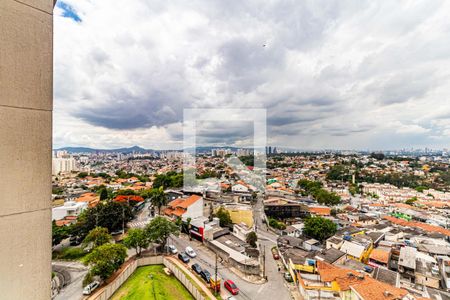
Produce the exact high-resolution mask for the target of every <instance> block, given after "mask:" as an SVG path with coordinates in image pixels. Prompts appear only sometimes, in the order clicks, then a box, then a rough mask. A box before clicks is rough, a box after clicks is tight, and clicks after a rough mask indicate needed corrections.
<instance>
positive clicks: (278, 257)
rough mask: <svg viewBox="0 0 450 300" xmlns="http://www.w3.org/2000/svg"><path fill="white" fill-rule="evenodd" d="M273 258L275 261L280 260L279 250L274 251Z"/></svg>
mask: <svg viewBox="0 0 450 300" xmlns="http://www.w3.org/2000/svg"><path fill="white" fill-rule="evenodd" d="M272 256H273V259H275V260H278V259H280V255H279V254H278V251H277V250H272Z"/></svg>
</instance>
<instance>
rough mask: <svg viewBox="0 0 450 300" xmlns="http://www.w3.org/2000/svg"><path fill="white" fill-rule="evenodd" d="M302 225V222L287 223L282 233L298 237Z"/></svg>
mask: <svg viewBox="0 0 450 300" xmlns="http://www.w3.org/2000/svg"><path fill="white" fill-rule="evenodd" d="M304 227H305V224H303V223H299V224H292V225H289V226H288V227H286V229H285V230H283V231H282V235H288V236H293V237H300V236H301V235H302V233H303V228H304Z"/></svg>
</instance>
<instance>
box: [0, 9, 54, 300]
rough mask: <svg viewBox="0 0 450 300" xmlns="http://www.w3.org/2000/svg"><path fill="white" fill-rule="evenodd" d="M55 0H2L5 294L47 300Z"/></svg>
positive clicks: (1, 286) (0, 199) (1, 290)
mask: <svg viewBox="0 0 450 300" xmlns="http://www.w3.org/2000/svg"><path fill="white" fill-rule="evenodd" d="M52 14H53V0H20V1H19V0H0V298H1V299H49V298H50V282H51V209H50V207H51V147H52V77H53V56H52V52H53V15H52Z"/></svg>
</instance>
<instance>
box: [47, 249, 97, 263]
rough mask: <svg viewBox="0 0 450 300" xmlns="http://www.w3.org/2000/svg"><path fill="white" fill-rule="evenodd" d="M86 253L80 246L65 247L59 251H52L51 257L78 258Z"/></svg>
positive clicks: (62, 258)
mask: <svg viewBox="0 0 450 300" xmlns="http://www.w3.org/2000/svg"><path fill="white" fill-rule="evenodd" d="M86 254H88V253H87V252H86V251H84V250H83V248H80V247H66V248H63V249H62V250H61V251H55V252H53V257H52V258H53V259H61V260H79V259H82V258H83V257H84V256H86Z"/></svg>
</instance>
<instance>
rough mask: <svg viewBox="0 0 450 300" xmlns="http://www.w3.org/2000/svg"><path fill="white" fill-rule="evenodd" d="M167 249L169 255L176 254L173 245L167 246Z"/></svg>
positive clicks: (176, 250) (175, 248) (176, 251)
mask: <svg viewBox="0 0 450 300" xmlns="http://www.w3.org/2000/svg"><path fill="white" fill-rule="evenodd" d="M168 248H169V252H170V253H172V254H177V253H178V249H177V247H175V246H174V245H169V246H168Z"/></svg>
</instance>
